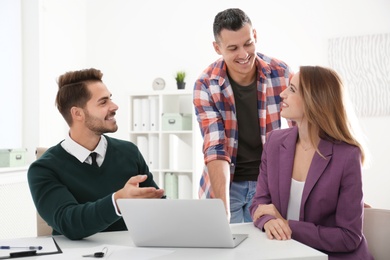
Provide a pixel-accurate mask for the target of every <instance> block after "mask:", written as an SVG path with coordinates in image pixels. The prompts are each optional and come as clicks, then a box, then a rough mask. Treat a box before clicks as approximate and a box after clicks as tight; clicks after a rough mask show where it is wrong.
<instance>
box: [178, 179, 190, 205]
mask: <svg viewBox="0 0 390 260" xmlns="http://www.w3.org/2000/svg"><path fill="white" fill-rule="evenodd" d="M177 186H178V195H179V199H191V198H192V181H191V177H190V176H189V174H186V173H179V174H178V185H177Z"/></svg>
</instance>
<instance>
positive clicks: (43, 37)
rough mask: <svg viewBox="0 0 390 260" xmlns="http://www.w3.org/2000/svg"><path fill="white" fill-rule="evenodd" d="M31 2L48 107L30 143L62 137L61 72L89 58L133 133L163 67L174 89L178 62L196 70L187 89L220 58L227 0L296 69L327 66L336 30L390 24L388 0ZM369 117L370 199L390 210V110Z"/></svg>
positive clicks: (43, 103)
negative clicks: (145, 94) (135, 106)
mask: <svg viewBox="0 0 390 260" xmlns="http://www.w3.org/2000/svg"><path fill="white" fill-rule="evenodd" d="M26 2H29V1H26ZM32 2H33V3H34V5H35V7H36V9H38V10H39V11H37V12H36V13H37V17H38V18H37V17H35V19H39V28H38V29H36V33H37V36H38V39H34V41H37V42H38V46H39V48H36V49H33V51H39V59H38V61H37V60H35V59H30V63H29V64H30V65H29V68H30V69H32V70H33V71H34V70H38V75H39V76H38V79H36V78H34V77H35V76H33V75H31V74H30V77H31V78H33V80H32V81H31V82H28V83H29V84H30V86H27V83H26V84H25V85H24V87H25V91H27V90H26V88H27V87H32V88H33V89H34V91H35V90H39V94H38V95H39V97H38V101H39V104H38V107H39V110H36V108H34V107H33V106H32V105H31V104H30V105H29V106H30V109H32V110H33V111H34V110H35V111H36V112H37V114H38V115H39V118H38V119H39V133H38V138H36V137H32V138H30V139H29V140H35V142H36V143H30V144H29V145H30V147H31V148H33V147H35V146H38V145H40V146H48V145H54V144H56V143H57V142H59V141H60V140H61V139H62V138H63V136H64V134H65V132H66V129H67V127H66V125H65V124H64V122H63V119H62V118H61V116H60V114H59V113H58V112H57V110H56V108H55V107H54V98H55V93H56V84H55V79H56V78H57V77H58V75H59V74H61V73H63V72H65V71H67V70H70V69H81V68H85V67H95V68H98V69H101V70H102V71H103V73H104V78H103V79H104V81H105V83H106V84H107V86H108V88H109V89H110V91H111V92H112V93H113V99H114V101H115V102H117V103H118V105H119V107H120V109H119V110H118V113H117V120H118V124H119V130H118V132H117V133H115V134H113V135H114V136H115V137H118V138H123V139H128V134H127V127H128V122H127V118H128V111H127V107H128V104H127V95H128V94H129V93H130V92H131V91H137V90H142V89H143V90H152V88H151V83H152V80H153V79H154V78H155V77H158V76H159V77H163V78H165V80H166V82H167V85H168V86H167V87H166V88H167V89H174V88H175V82H174V78H173V74H174V73H175V71H176V70H179V69H184V70H186V71H187V73H188V79H187V88H192V85H193V82H194V80H195V79H196V77H197V76H198V75H199V74H200V72H201V71H202V70H203V69H204V68H205V67H206V66H207V65H208V64H209V63H211V62H212V61H213V60H215V59H216V58H217V57H218V56H217V55H216V54H215V53H214V51H213V48H212V41H213V36H212V22H213V20H214V16H215V15H216V14H217V12H219V11H221V10H223V9H225V8H228V7H239V8H241V9H243V10H244V11H246V12H247V13H248V15H249V16H250V17H251V19H252V22H253V25H254V27H255V28H256V29H257V32H258V43H257V46H258V50H259V51H260V52H264V53H266V54H268V55H271V56H275V57H277V58H280V59H282V60H284V61H286V62H287V63H289V64H290V65H291V66H292V67H293V68H294V69H295V70H296V69H297V68H298V67H299V66H300V65H307V64H316V65H325V66H326V65H327V64H328V61H327V41H328V39H329V38H333V37H340V36H354V35H366V34H375V33H390V16H389V15H388V11H389V10H390V1H388V0H343V1H339V0H317V1H313V0H296V1H291V0H275V1H267V2H265V1H251V0H241V1H232V0H230V1H226V0H224V1H222V0H219V1H206V0H198V1H182V0H166V1H161V0H145V1H128V0H110V1H108V0H84V1H80V0H71V1H69V0H56V1H52V0H34V1H32ZM24 4H25V5H27V3H24ZM33 31H34V30H33ZM37 36H35V37H37ZM32 38H33V37H32ZM35 43H36V42H35ZM33 64H35V65H36V66H38V67H34V66H33ZM34 68H35V69H34ZM36 68H38V69H36ZM25 73H29V71H25ZM30 73H31V70H30ZM27 99H28V97H27ZM30 111H31V110H30ZM30 113H31V112H30ZM26 120H27V119H25V121H24V122H25V123H26ZM360 123H361V124H362V126H363V128H364V131H365V134H366V135H367V138H368V144H369V148H370V150H371V154H372V158H373V159H372V166H371V167H370V168H368V169H365V172H364V184H365V187H364V189H365V196H366V201H367V202H368V203H370V204H372V205H373V206H376V207H383V208H389V209H390V200H388V199H387V198H390V191H389V189H388V187H387V185H386V184H388V183H390V174H389V169H388V168H387V165H386V158H384V155H385V152H386V151H384V149H385V147H389V145H390V141H389V140H388V139H386V138H384V137H385V136H386V135H385V131H386V129H388V128H389V127H390V116H387V117H380V118H361V122H360ZM26 124H27V125H32V124H33V123H32V122H27V123H26ZM33 127H35V128H36V126H33ZM26 136H27V137H28V133H27V134H26ZM27 137H26V139H27Z"/></svg>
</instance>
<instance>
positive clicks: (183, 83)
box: [176, 82, 186, 89]
mask: <svg viewBox="0 0 390 260" xmlns="http://www.w3.org/2000/svg"><path fill="white" fill-rule="evenodd" d="M176 83H177V89H184V88H185V87H186V83H185V82H176Z"/></svg>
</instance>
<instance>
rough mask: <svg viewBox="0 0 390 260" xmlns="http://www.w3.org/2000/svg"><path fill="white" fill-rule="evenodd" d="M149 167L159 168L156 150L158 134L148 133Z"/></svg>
mask: <svg viewBox="0 0 390 260" xmlns="http://www.w3.org/2000/svg"><path fill="white" fill-rule="evenodd" d="M148 143H149V149H148V151H149V162H148V164H149V168H151V169H158V168H159V161H158V159H159V158H158V155H159V153H158V151H159V145H158V136H157V135H150V136H149V142H148Z"/></svg>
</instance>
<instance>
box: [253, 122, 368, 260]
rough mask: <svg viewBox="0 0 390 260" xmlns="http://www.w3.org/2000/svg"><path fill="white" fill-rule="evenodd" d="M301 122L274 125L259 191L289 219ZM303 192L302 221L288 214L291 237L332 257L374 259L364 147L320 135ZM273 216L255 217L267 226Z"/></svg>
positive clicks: (263, 201)
mask: <svg viewBox="0 0 390 260" xmlns="http://www.w3.org/2000/svg"><path fill="white" fill-rule="evenodd" d="M297 138H298V128H297V127H292V128H288V129H281V130H274V131H272V132H271V133H270V134H269V136H268V138H267V142H266V143H265V145H264V149H263V154H262V160H261V165H260V174H259V177H258V181H257V187H256V194H255V197H254V198H253V202H252V205H251V206H250V212H251V214H252V216H253V213H254V212H255V210H256V209H257V206H258V205H259V204H271V203H272V204H274V205H275V207H276V208H277V209H278V211H279V212H280V214H281V215H282V216H283V217H284V218H285V219H287V207H288V201H289V197H290V187H291V176H292V170H293V164H294V154H295V146H296V140H297ZM318 149H319V151H320V152H321V153H322V155H323V156H324V157H325V159H324V158H322V157H321V156H320V155H319V154H317V153H315V154H314V157H313V160H312V162H311V165H310V168H309V172H308V175H307V178H306V182H305V186H304V189H303V194H302V202H301V209H300V216H299V221H295V220H289V225H290V228H291V230H292V238H293V239H294V240H297V241H299V242H301V243H303V244H305V245H308V246H310V247H313V248H316V249H318V250H320V251H322V252H324V253H326V254H328V255H329V259H354V260H356V259H364V260H367V259H373V257H372V256H371V254H370V253H369V251H368V247H367V241H366V239H365V237H364V235H363V233H362V231H363V190H362V174H361V162H360V159H361V154H360V150H359V149H358V148H357V147H355V146H352V145H349V144H346V143H344V142H336V143H333V142H330V141H326V140H322V139H321V140H320V143H319V145H318ZM273 218H274V217H273V216H270V215H265V216H262V217H260V218H259V219H257V220H256V221H255V222H254V225H255V226H256V227H258V228H260V229H261V230H263V226H264V223H265V222H267V221H268V220H270V219H273Z"/></svg>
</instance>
